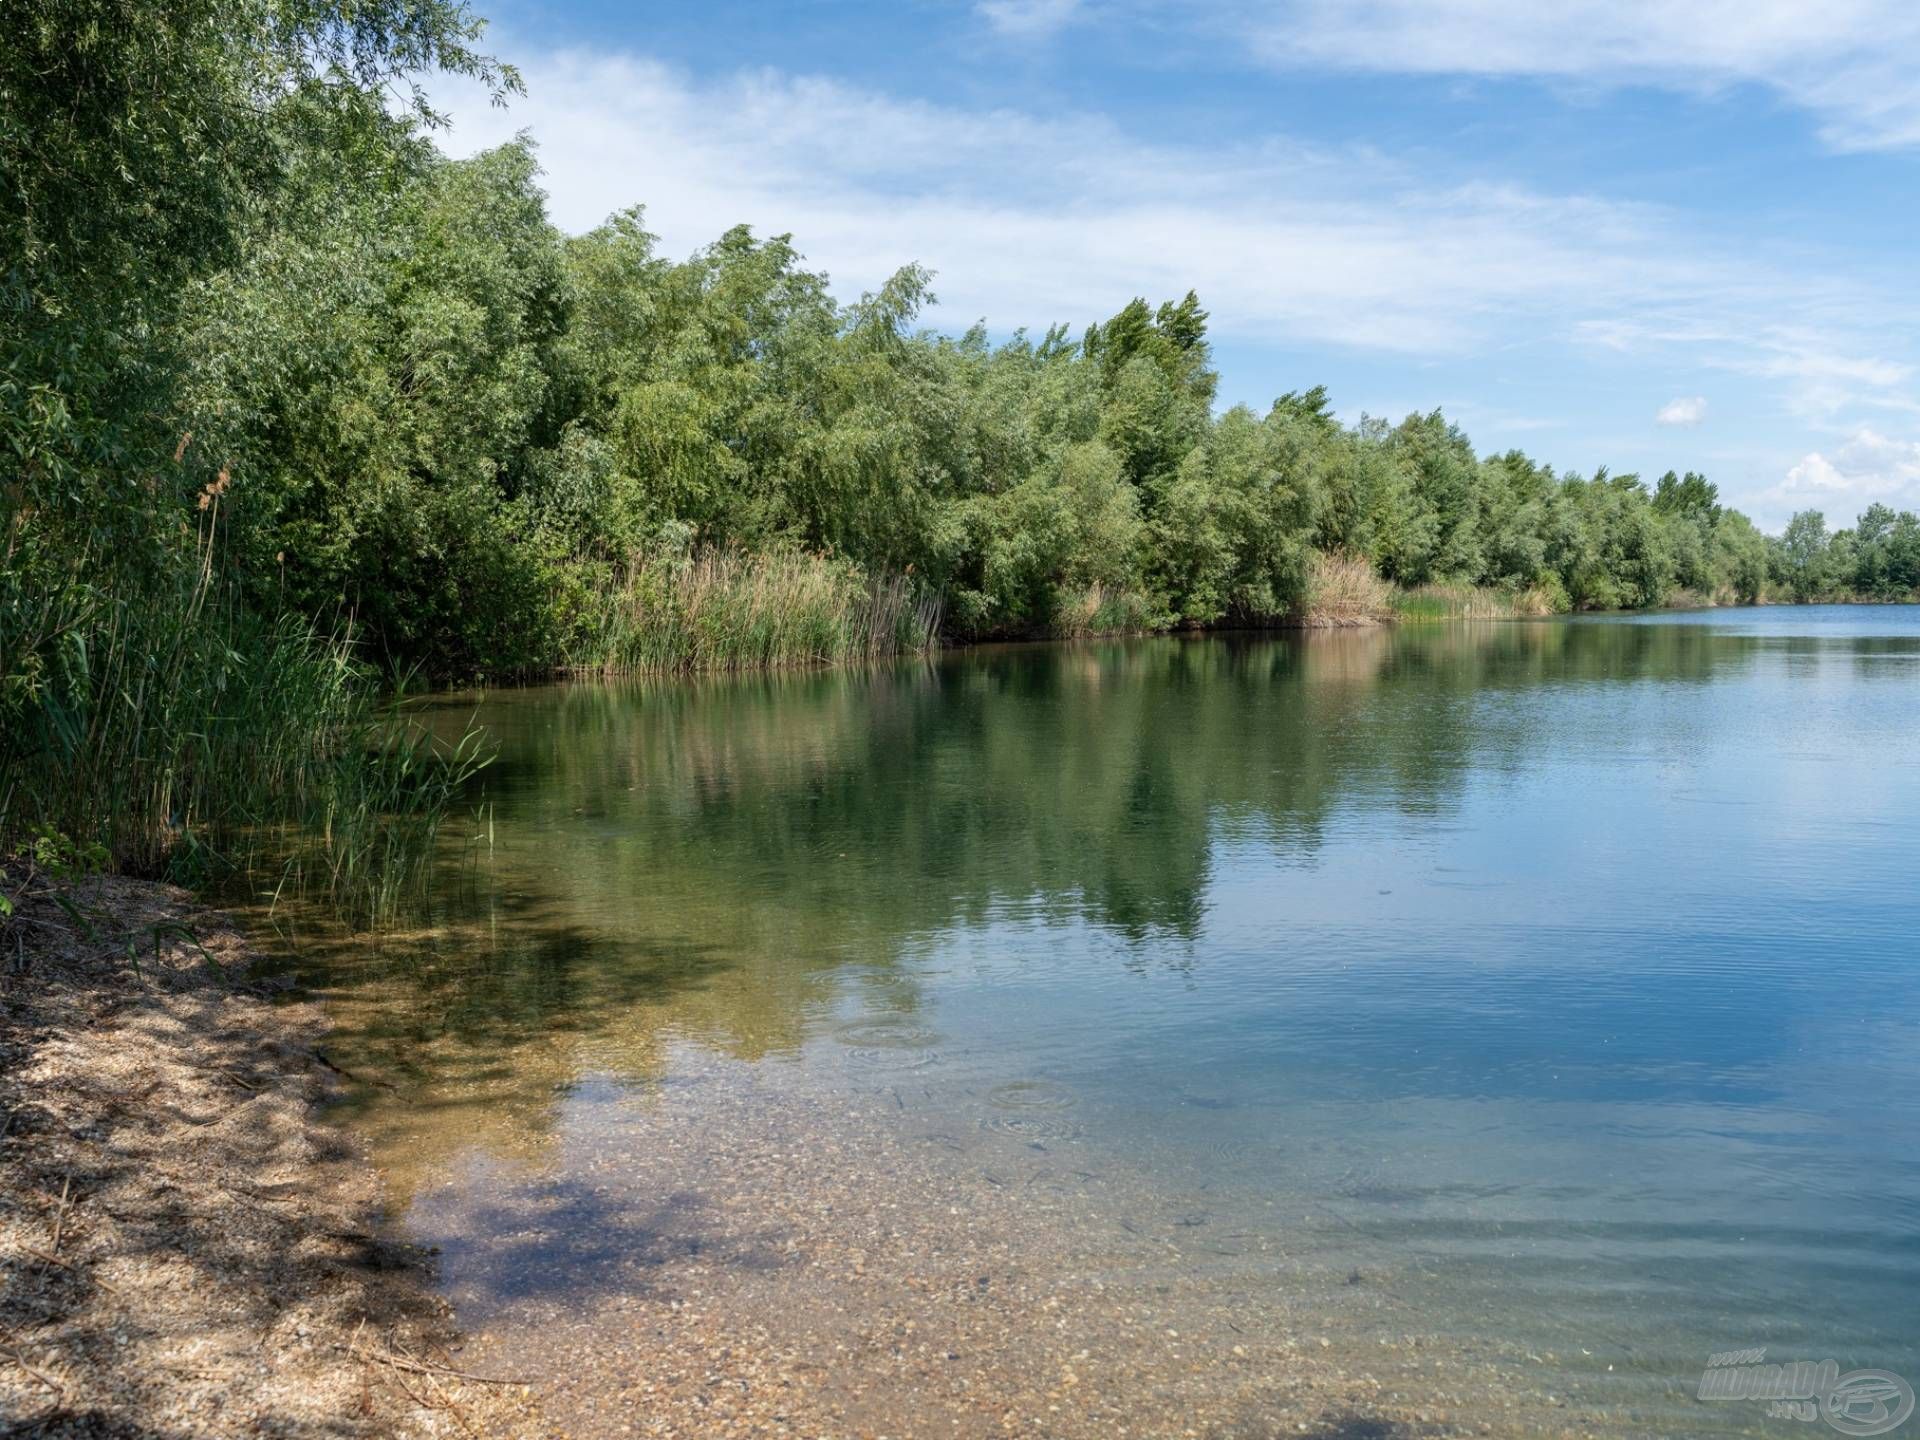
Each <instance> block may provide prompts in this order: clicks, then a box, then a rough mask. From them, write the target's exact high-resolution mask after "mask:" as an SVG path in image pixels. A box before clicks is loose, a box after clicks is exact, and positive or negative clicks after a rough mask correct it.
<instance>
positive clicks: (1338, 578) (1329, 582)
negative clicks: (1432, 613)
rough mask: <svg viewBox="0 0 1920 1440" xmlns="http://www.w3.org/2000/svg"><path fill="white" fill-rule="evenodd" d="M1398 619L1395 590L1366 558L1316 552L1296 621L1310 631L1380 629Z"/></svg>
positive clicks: (1346, 554)
mask: <svg viewBox="0 0 1920 1440" xmlns="http://www.w3.org/2000/svg"><path fill="white" fill-rule="evenodd" d="M1393 616H1394V609H1393V587H1392V586H1391V585H1389V584H1388V583H1387V582H1386V581H1385V580H1382V579H1381V578H1380V575H1379V572H1377V571H1376V570H1375V569H1374V568H1373V565H1372V563H1371V562H1370V561H1369V560H1368V559H1367V558H1366V556H1364V555H1354V554H1350V553H1345V552H1337V553H1327V552H1323V551H1316V552H1315V553H1314V556H1313V559H1312V563H1311V568H1310V569H1309V571H1308V575H1307V593H1306V598H1305V600H1304V601H1303V602H1302V604H1301V606H1300V609H1299V611H1298V612H1297V614H1296V616H1295V619H1296V620H1297V622H1298V623H1299V624H1301V625H1304V626H1307V627H1309V628H1310V629H1334V628H1337V627H1349V626H1358V625H1378V624H1380V623H1382V622H1383V621H1387V620H1391V619H1393Z"/></svg>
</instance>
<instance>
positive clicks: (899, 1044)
mask: <svg viewBox="0 0 1920 1440" xmlns="http://www.w3.org/2000/svg"><path fill="white" fill-rule="evenodd" d="M834 1039H836V1040H838V1041H839V1042H840V1043H841V1044H842V1045H844V1046H846V1059H847V1063H848V1064H850V1065H869V1066H875V1067H878V1068H883V1069H888V1070H918V1069H920V1068H921V1067H923V1066H926V1065H931V1064H933V1063H934V1062H935V1061H937V1060H938V1059H939V1058H940V1053H939V1051H937V1050H935V1049H934V1048H933V1046H934V1044H935V1043H936V1042H937V1041H938V1040H939V1039H940V1035H939V1032H938V1031H936V1030H934V1029H932V1028H931V1027H930V1026H927V1025H922V1024H920V1023H918V1022H917V1021H913V1020H908V1019H904V1018H887V1017H881V1018H879V1019H873V1020H855V1021H853V1022H852V1023H850V1024H847V1025H842V1026H841V1027H840V1028H839V1029H838V1030H836V1031H835V1032H834Z"/></svg>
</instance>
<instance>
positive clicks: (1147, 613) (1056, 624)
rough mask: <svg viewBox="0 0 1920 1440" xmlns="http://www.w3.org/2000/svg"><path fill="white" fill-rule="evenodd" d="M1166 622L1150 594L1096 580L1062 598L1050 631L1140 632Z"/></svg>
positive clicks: (1078, 635) (1067, 634)
mask: <svg viewBox="0 0 1920 1440" xmlns="http://www.w3.org/2000/svg"><path fill="white" fill-rule="evenodd" d="M1165 626H1166V619H1165V617H1164V616H1162V615H1161V614H1159V613H1158V612H1157V611H1156V610H1155V608H1154V606H1153V603H1152V602H1151V601H1150V600H1148V599H1147V597H1146V596H1144V595H1141V594H1139V593H1138V592H1136V591H1132V590H1114V589H1109V588H1108V587H1107V586H1105V585H1102V584H1100V583H1099V582H1098V581H1095V582H1094V583H1093V584H1091V585H1089V586H1088V587H1087V588H1086V589H1084V590H1080V591H1075V592H1072V593H1069V594H1065V595H1062V596H1061V597H1060V598H1059V600H1058V602H1057V603H1056V604H1055V606H1054V611H1053V617H1052V620H1051V622H1050V623H1049V624H1048V626H1047V633H1048V634H1049V635H1053V636H1056V637H1058V638H1060V639H1083V638H1086V637H1089V636H1094V635H1139V634H1144V633H1146V632H1148V631H1152V630H1159V629H1164V628H1165Z"/></svg>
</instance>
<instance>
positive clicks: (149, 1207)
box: [0, 878, 547, 1437]
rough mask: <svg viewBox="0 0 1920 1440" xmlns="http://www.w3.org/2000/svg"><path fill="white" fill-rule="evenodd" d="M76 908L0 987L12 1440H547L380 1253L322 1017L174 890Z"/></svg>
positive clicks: (1, 1400) (0, 1389) (16, 959)
mask: <svg viewBox="0 0 1920 1440" xmlns="http://www.w3.org/2000/svg"><path fill="white" fill-rule="evenodd" d="M62 898H63V899H64V901H65V902H66V903H65V904H62V903H61V902H60V901H57V900H55V899H54V898H52V897H51V896H48V895H41V896H39V897H38V898H36V899H33V900H29V901H26V902H23V903H22V905H21V907H20V912H19V913H18V914H16V915H14V916H13V917H12V919H11V921H10V924H9V927H8V928H9V930H10V932H11V933H10V934H8V935H7V937H6V938H7V939H8V940H9V942H10V943H9V944H8V946H7V947H6V949H7V950H8V951H10V952H11V953H9V954H8V955H7V956H6V957H5V961H4V964H3V965H0V1256H3V1257H4V1270H3V1272H0V1274H3V1276H4V1278H3V1279H0V1413H4V1414H5V1415H7V1416H8V1417H9V1421H10V1423H9V1424H8V1425H7V1426H5V1427H4V1428H0V1433H4V1434H7V1435H15V1434H33V1435H40V1436H83V1435H134V1434H138V1435H144V1436H162V1435H164V1436H168V1437H174V1436H182V1437H184V1436H228V1435H239V1434H249V1435H251V1434H274V1435H285V1436H314V1437H318V1436H322V1435H324V1436H329V1437H337V1436H361V1435H365V1436H441V1435H455V1434H463V1433H465V1434H476V1433H486V1434H491V1435H529V1436H531V1435H536V1434H544V1433H547V1432H546V1431H545V1430H544V1429H543V1428H542V1427H541V1426H540V1424H539V1422H538V1420H537V1417H536V1415H535V1412H534V1410H533V1408H532V1404H531V1398H530V1395H529V1392H528V1391H527V1390H526V1388H525V1387H524V1386H520V1385H517V1384H514V1385H508V1384H499V1383H477V1377H472V1376H469V1375H465V1374H463V1373H462V1372H463V1370H464V1367H463V1366H462V1365H461V1363H460V1361H459V1360H458V1358H457V1351H458V1348H459V1345H460V1343H461V1337H460V1335H459V1334H458V1332H457V1331H456V1329H455V1327H454V1324H453V1319H452V1312H451V1309H450V1307H449V1306H448V1305H447V1303H446V1302H445V1301H444V1300H442V1299H441V1298H440V1297H439V1296H438V1295H436V1294H435V1293H434V1292H433V1290H432V1288H431V1287H432V1260H431V1257H430V1255H429V1254H428V1252H426V1251H423V1250H420V1249H418V1248H416V1247H412V1246H408V1245H405V1244H401V1243H399V1242H397V1241H394V1240H392V1239H390V1238H388V1237H387V1236H386V1235H385V1233H383V1232H385V1230H386V1225H385V1222H384V1220H383V1218H382V1215H381V1200H382V1193H383V1191H382V1182H381V1180H380V1177H379V1174H378V1172H377V1171H376V1170H375V1168H374V1166H373V1165H372V1163H371V1161H370V1160H369V1159H368V1157H367V1156H366V1154H365V1152H364V1150H363V1149H362V1147H361V1146H360V1145H359V1144H358V1143H357V1142H356V1141H354V1140H353V1139H351V1138H350V1137H349V1136H348V1135H347V1134H346V1133H345V1132H343V1131H341V1130H339V1129H338V1128H336V1127H335V1126H333V1125H331V1124H329V1123H328V1122H327V1121H325V1120H324V1119H323V1118H322V1117H321V1115H320V1113H319V1112H320V1110H321V1107H322V1106H324V1105H325V1104H326V1103H327V1102H328V1101H330V1100H331V1099H333V1098H334V1097H335V1095H336V1094H337V1093H338V1088H339V1084H340V1079H341V1077H340V1076H339V1075H338V1074H337V1073H336V1072H334V1071H333V1070H332V1069H331V1067H330V1062H329V1060H328V1059H327V1058H326V1052H325V1050H324V1049H322V1048H321V1041H322V1039H323V1036H324V1035H325V1033H326V1030H327V1025H326V1021H325V1019H324V1018H323V1017H322V1015H321V1014H320V1011H319V1009H318V1008H317V1007H316V1006H314V1005H312V1004H310V1003H306V1002H293V1003H279V1002H276V1000H275V999H274V996H275V994H276V992H277V991H278V990H280V989H281V988H283V987H282V985H280V984H278V983H276V982H275V981H273V980H271V979H263V978H260V977H259V976H258V975H257V974H255V973H254V971H255V970H256V968H257V963H258V961H259V959H260V957H259V954H258V952H257V951H256V950H255V949H254V948H253V947H252V945H251V944H250V943H249V942H248V941H247V939H246V938H245V937H244V936H243V935H242V934H241V933H240V931H239V930H238V929H237V928H236V926H235V925H234V924H233V923H232V921H231V920H229V919H228V918H227V917H225V916H223V915H221V914H219V913H218V912H215V911H212V910H209V909H207V908H205V907H203V906H201V905H199V904H198V903H197V902H195V901H194V900H193V899H192V898H191V897H190V896H189V895H188V894H187V893H186V892H184V891H182V890H179V889H176V888H174V887H172V886H166V885H161V884H156V883H152V882H145V881H137V880H127V879H121V878H100V879H93V880H88V881H83V882H80V883H78V884H76V885H75V886H73V887H72V889H71V890H70V891H69V892H67V894H66V895H65V896H63V897H62ZM67 905H71V906H72V909H71V910H69V909H67V908H66V907H67Z"/></svg>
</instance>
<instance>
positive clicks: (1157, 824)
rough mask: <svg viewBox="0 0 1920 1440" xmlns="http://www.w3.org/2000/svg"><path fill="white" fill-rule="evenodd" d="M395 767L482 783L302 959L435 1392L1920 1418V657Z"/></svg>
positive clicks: (854, 729) (552, 710) (1129, 668)
mask: <svg viewBox="0 0 1920 1440" xmlns="http://www.w3.org/2000/svg"><path fill="white" fill-rule="evenodd" d="M430 710H431V714H432V715H433V716H434V719H435V723H436V724H438V723H444V724H445V725H446V726H448V727H449V728H450V729H456V730H457V729H458V728H459V727H460V726H461V725H463V724H464V723H465V722H466V721H467V720H468V718H469V717H471V716H474V715H476V714H477V717H478V719H479V720H480V721H481V722H482V723H484V724H485V725H486V726H487V727H488V728H489V729H490V730H491V731H492V732H493V733H494V735H495V736H496V737H497V739H498V742H499V746H500V756H499V759H498V761H497V763H496V764H495V765H494V766H493V767H492V768H491V769H490V770H489V771H488V772H487V773H486V774H485V776H483V777H482V783H481V784H480V785H479V786H477V787H476V789H475V791H474V794H473V796H472V799H471V808H470V813H468V814H467V815H465V816H463V817H462V819H461V822H460V823H459V824H458V825H456V826H453V827H452V829H453V830H454V831H457V833H455V834H452V835H450V837H449V840H448V855H447V859H446V864H445V866H444V867H443V868H444V873H443V876H442V878H441V880H440V881H439V882H438V884H437V888H436V891H435V894H434V897H433V901H432V906H431V913H430V914H429V915H428V916H427V917H425V919H424V921H423V923H422V924H421V926H420V927H419V928H418V930H417V931H414V932H410V933H406V934H402V935H399V936H396V937H394V938H393V939H391V940H389V941H388V942H386V943H384V944H383V945H381V946H379V947H376V948H374V949H373V950H371V951H370V950H369V948H368V947H367V946H365V945H364V944H344V945H343V944H330V943H328V942H325V941H323V940H321V939H319V938H317V937H307V938H306V939H305V940H304V941H303V942H302V944H301V948H300V954H301V955H302V957H303V962H304V969H305V973H306V974H307V975H308V976H309V978H310V980H311V983H312V985H313V987H314V988H315V989H316V990H317V991H318V992H319V993H321V994H322V995H323V996H324V997H325V998H326V1000H327V1002H328V1004H329V1006H330V1007H331V1010H332V1013H333V1015H334V1017H335V1021H336V1024H337V1025H338V1026H339V1032H338V1034H337V1036H336V1045H337V1048H338V1050H339V1052H340V1055H339V1057H337V1058H340V1059H341V1063H342V1064H343V1065H345V1066H347V1068H349V1069H351V1070H353V1071H354V1072H355V1074H356V1075H359V1076H362V1077H364V1078H365V1079H366V1080H367V1082H368V1083H366V1084H364V1085H363V1086H361V1087H360V1088H359V1089H358V1090H357V1091H356V1094H355V1096H354V1098H353V1100H352V1101H351V1102H350V1104H349V1105H348V1107H347V1109H346V1117H347V1118H348V1120H349V1121H350V1123H351V1124H352V1125H354V1126H355V1127H356V1128H357V1129H358V1130H359V1131H360V1133H361V1134H362V1135H363V1136H364V1137H365V1138H366V1139H367V1141H368V1143H369V1144H370V1145H371V1147H372V1149H373V1152H374V1154H375V1156H376V1158H377V1159H378V1160H379V1162H380V1163H381V1165H382V1166H383V1167H384V1168H385V1170H386V1171H387V1173H388V1176H389V1179H390V1182H391V1187H392V1194H393V1199H394V1208H395V1216H396V1222H397V1224H398V1225H399V1226H400V1228H401V1229H402V1230H403V1232H404V1233H406V1234H407V1235H408V1236H410V1237H411V1238H413V1239H415V1240H418V1241H420V1242H422V1243H427V1244H433V1245H437V1246H439V1247H440V1249H441V1252H442V1266H443V1273H444V1277H445V1283H446V1286H447V1290H448V1294H449V1295H450V1297H451V1298H452V1300H453V1301H454V1303H455V1305H456V1307H457V1309H458V1311H459V1314H460V1317H461V1319H462V1321H463V1323H465V1324H466V1325H467V1326H468V1327H469V1328H470V1329H472V1330H473V1331H474V1332H475V1336H476V1338H475V1340H474V1342H473V1344H472V1345H471V1346H470V1347H469V1350H468V1352H467V1353H466V1356H465V1358H464V1359H463V1361H462V1363H463V1364H471V1365H472V1367H473V1368H475V1369H479V1370H488V1369H490V1370H492V1371H494V1372H496V1373H510V1374H515V1375H525V1376H529V1377H531V1378H534V1379H536V1380H537V1381H538V1382H539V1383H540V1385H541V1387H542V1389H543V1391H544V1393H545V1394H546V1395H547V1397H548V1403H549V1409H550V1411H551V1413H553V1414H554V1415H555V1417H556V1420H557V1422H558V1423H561V1424H562V1425H563V1427H564V1428H565V1429H567V1430H568V1431H570V1432H571V1433H577V1434H597V1433H623V1427H631V1428H632V1429H633V1430H634V1431H636V1432H641V1433H649V1434H654V1433H658V1434H686V1435H716V1434H730V1433H741V1434H747V1433H755V1434H759V1433H765V1434H780V1433H791V1434H808V1435H813V1434H849V1435H851V1434H869V1433H870V1434H886V1435H906V1434H926V1435H973V1434H980V1435H988V1434H992V1435H1004V1434H1022V1435H1034V1434H1045V1435H1079V1434H1087V1435H1096V1434H1097V1435H1103V1436H1104V1435H1114V1434H1122V1433H1125V1434H1132V1435H1137V1436H1149V1435H1182V1434H1194V1435H1221V1436H1247V1437H1252V1436H1264V1435H1269V1434H1289V1435H1291V1434H1301V1433H1306V1434H1318V1435H1324V1436H1334V1435H1344V1436H1355V1437H1357V1436H1368V1435H1378V1436H1386V1435H1393V1434H1402V1433H1404V1434H1420V1433H1454V1432H1456V1431H1457V1432H1458V1433H1467V1434H1477V1433H1498V1434H1505V1433H1513V1434H1543V1433H1562V1432H1564V1433H1568V1434H1595V1433H1599V1434H1619V1435H1627V1434H1650V1435H1654V1434H1657V1435H1681V1434H1703V1435H1704V1434H1781V1433H1786V1434H1793V1433H1832V1432H1831V1431H1829V1430H1828V1427H1827V1426H1826V1425H1824V1424H1822V1425H1816V1426H1813V1427H1809V1426H1807V1425H1805V1424H1800V1425H1798V1426H1797V1427H1796V1422H1795V1421H1793V1420H1791V1419H1780V1418H1769V1417H1768V1416H1767V1413H1766V1411H1767V1408H1768V1407H1767V1404H1766V1402H1765V1401H1760V1400H1740V1399H1728V1400H1707V1401H1703V1400H1700V1399H1698V1398H1697V1391H1698V1389H1699V1387H1700V1382H1701V1374H1702V1371H1703V1369H1704V1368H1705V1367H1706V1366H1707V1363H1708V1357H1709V1355H1710V1354H1713V1353H1716V1352H1725V1351H1730V1350H1736V1349H1745V1348H1759V1347H1764V1348H1765V1352H1766V1354H1765V1358H1766V1359H1767V1360H1769V1361H1791V1360H1809V1361H1821V1360H1826V1359H1829V1358H1831V1359H1833V1360H1835V1361H1836V1362H1837V1363H1838V1366H1839V1369H1840V1370H1841V1371H1843V1372H1844V1371H1850V1370H1854V1369H1858V1368H1878V1369H1885V1370H1889V1371H1893V1372H1895V1373H1896V1374H1899V1375H1902V1376H1904V1377H1906V1378H1907V1379H1908V1380H1920V1346H1917V1345H1916V1337H1920V965H1917V964H1916V960H1920V890H1917V889H1916V886H1915V883H1914V877H1915V873H1916V869H1917V868H1920V608H1916V607H1877V608H1839V607H1815V608H1805V609H1787V608H1767V609H1757V610H1741V611H1725V612H1703V613H1697V614H1694V613H1689V614H1656V615H1647V616H1640V617H1631V618H1621V617H1591V618H1577V619H1569V620H1556V621H1543V622H1522V623H1507V624H1456V625H1433V626H1406V627H1401V628H1397V629H1384V630H1370V631H1360V632H1345V633H1326V634H1279V635H1259V636H1215V637H1207V638H1184V637H1162V638H1152V639H1140V640H1124V641H1096V642H1088V643H1082V644H1061V645H1035V646H1019V647H1001V648H987V649H980V650H974V651H964V652H955V653H951V654H946V655H941V656H938V657H936V658H934V659H932V660H930V661H927V662H924V663H914V664H906V665H900V666H896V667H891V668H886V669H881V670H877V671H871V672H866V671H862V672H851V671H839V672H827V673H786V674H776V675H763V676H754V677H734V678H717V679H703V680H687V681H634V682H630V683H618V684H575V685H566V686H553V687H542V688H531V689H523V690H507V691H500V692H496V693H491V694H488V695H486V696H484V697H478V698H476V697H474V696H447V697H439V698H437V699H436V700H435V701H434V702H433V703H432V705H431V707H430ZM756 1427H758V1428H756ZM1850 1433H1867V1432H1866V1431H1862V1430H1855V1431H1853V1432H1850Z"/></svg>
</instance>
